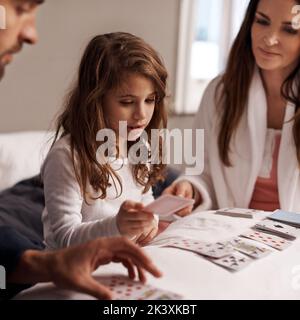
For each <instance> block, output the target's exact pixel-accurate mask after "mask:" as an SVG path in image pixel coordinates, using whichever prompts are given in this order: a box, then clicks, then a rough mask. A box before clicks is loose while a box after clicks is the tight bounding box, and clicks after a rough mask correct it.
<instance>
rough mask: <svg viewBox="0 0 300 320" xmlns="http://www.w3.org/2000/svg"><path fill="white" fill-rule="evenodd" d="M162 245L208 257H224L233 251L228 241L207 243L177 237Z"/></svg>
mask: <svg viewBox="0 0 300 320" xmlns="http://www.w3.org/2000/svg"><path fill="white" fill-rule="evenodd" d="M164 247H173V248H179V249H183V250H186V251H192V252H195V253H197V254H200V255H202V256H206V257H210V258H221V257H225V256H226V255H228V254H230V253H231V252H232V251H233V247H232V245H231V244H230V243H229V242H217V243H208V242H204V241H199V240H193V239H177V240H174V241H173V242H170V243H168V244H167V245H164Z"/></svg>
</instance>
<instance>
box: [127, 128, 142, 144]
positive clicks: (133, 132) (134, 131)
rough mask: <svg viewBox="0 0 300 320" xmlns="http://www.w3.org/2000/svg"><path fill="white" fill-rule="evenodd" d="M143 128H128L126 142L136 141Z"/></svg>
mask: <svg viewBox="0 0 300 320" xmlns="http://www.w3.org/2000/svg"><path fill="white" fill-rule="evenodd" d="M144 128H145V127H128V131H129V133H128V140H129V141H134V140H137V139H138V138H139V137H140V136H141V134H142V133H143V131H144Z"/></svg>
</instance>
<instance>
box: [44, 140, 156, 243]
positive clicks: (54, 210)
mask: <svg viewBox="0 0 300 320" xmlns="http://www.w3.org/2000/svg"><path fill="white" fill-rule="evenodd" d="M111 166H112V168H113V169H114V170H115V171H116V173H117V174H118V175H119V177H120V179H121V182H122V186H123V192H122V195H121V196H120V197H119V198H116V194H117V193H116V190H115V187H114V185H113V182H112V181H111V182H112V186H111V187H109V188H108V190H107V198H106V199H104V200H101V199H97V200H90V201H89V204H87V203H86V202H85V201H84V199H83V196H82V193H81V191H80V187H79V184H78V182H77V179H76V177H75V171H74V168H73V164H72V161H71V149H70V143H69V136H65V137H63V138H62V139H60V140H59V141H57V142H56V143H55V145H54V146H53V148H52V149H51V151H50V152H49V154H48V156H47V158H46V160H45V162H44V164H43V167H42V171H41V174H42V179H43V182H44V191H45V209H44V211H43V214H42V220H43V226H44V240H45V244H46V246H47V247H48V248H50V249H55V248H61V247H67V246H69V245H75V244H80V243H84V242H86V241H89V240H92V239H95V238H97V237H100V236H101V237H110V236H120V233H119V230H118V227H117V223H116V215H117V213H118V211H119V209H120V206H121V204H122V203H123V202H124V201H127V200H131V201H135V202H142V203H144V204H148V203H150V202H152V201H153V200H154V199H153V196H152V190H151V188H150V190H149V192H147V193H146V194H142V191H143V189H144V187H142V186H141V185H139V184H137V183H136V182H135V180H134V178H133V175H132V172H131V168H130V166H129V165H128V163H127V159H125V162H124V163H123V160H119V159H118V160H116V161H114V162H113V163H112V164H111ZM116 185H117V190H118V191H119V190H120V188H119V185H118V183H117V184H116ZM88 190H89V191H91V190H92V188H91V186H90V185H89V186H88ZM118 191H117V192H118Z"/></svg>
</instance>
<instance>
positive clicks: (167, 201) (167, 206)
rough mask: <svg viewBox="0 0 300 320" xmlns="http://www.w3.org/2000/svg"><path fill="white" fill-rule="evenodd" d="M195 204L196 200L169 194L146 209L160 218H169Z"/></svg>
mask: <svg viewBox="0 0 300 320" xmlns="http://www.w3.org/2000/svg"><path fill="white" fill-rule="evenodd" d="M194 203H195V200H194V199H186V198H183V197H177V196H173V195H169V194H167V195H163V196H161V197H159V198H158V199H156V200H155V201H153V202H152V203H150V204H148V205H147V206H146V207H145V209H146V210H149V211H152V212H153V213H154V214H157V215H159V216H160V217H168V216H170V215H172V214H173V213H176V212H177V211H179V210H181V209H184V208H186V207H189V206H192V205H193V204H194Z"/></svg>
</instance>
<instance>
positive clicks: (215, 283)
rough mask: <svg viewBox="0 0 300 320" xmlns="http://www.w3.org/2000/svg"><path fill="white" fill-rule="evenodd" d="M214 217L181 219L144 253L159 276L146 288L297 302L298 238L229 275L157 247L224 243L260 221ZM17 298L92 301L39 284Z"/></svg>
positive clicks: (118, 270) (188, 295) (113, 268)
mask: <svg viewBox="0 0 300 320" xmlns="http://www.w3.org/2000/svg"><path fill="white" fill-rule="evenodd" d="M265 216H266V214H263V213H262V214H259V215H257V216H256V217H255V219H254V220H250V219H242V218H232V217H225V216H219V215H215V214H214V212H201V213H196V214H193V215H191V216H189V217H187V218H184V219H181V220H179V221H177V222H175V223H174V224H173V225H171V226H170V227H169V228H168V229H167V230H166V231H165V232H164V233H162V234H161V235H160V236H159V237H158V238H157V239H156V241H155V242H153V244H152V245H151V246H148V247H146V248H145V250H146V252H147V253H148V254H149V255H150V256H151V257H152V259H153V260H154V261H155V263H156V264H157V266H158V267H159V268H160V269H161V270H162V271H163V273H164V277H163V278H161V279H154V278H153V277H150V276H149V277H148V279H149V281H148V282H149V283H150V284H152V285H154V286H156V287H159V288H162V289H166V290H171V291H174V292H176V293H179V294H182V295H183V296H184V298H185V299H191V300H198V299H300V239H297V240H296V241H294V242H293V244H292V246H291V247H289V248H288V249H286V250H285V251H283V252H279V251H275V250H274V252H273V253H272V254H270V255H269V256H267V257H265V258H263V259H261V260H258V261H254V262H253V263H252V264H250V266H248V267H247V268H246V269H244V270H242V271H240V272H237V273H231V272H229V271H227V270H225V269H223V268H221V267H219V266H217V265H214V264H213V263H211V262H209V261H207V260H205V259H204V258H202V257H201V256H198V255H196V254H194V253H191V252H186V251H182V250H179V249H173V248H160V247H159V246H158V244H159V241H163V240H165V239H167V238H174V237H177V236H184V237H189V238H193V239H199V240H204V241H212V242H215V241H219V240H226V239H229V238H231V237H233V236H237V235H239V234H240V233H241V232H243V231H245V230H247V229H248V228H249V227H250V226H252V225H254V224H255V221H256V220H261V219H263V218H264V217H265ZM111 274H125V271H124V269H123V268H122V267H121V266H120V265H117V264H110V265H108V266H105V267H101V268H99V269H98V270H97V271H96V272H95V276H96V277H98V276H109V275H111ZM17 299H92V298H91V297H89V296H87V295H83V294H79V293H74V292H70V291H66V290H60V289H57V288H55V287H54V286H53V285H51V284H39V285H36V286H35V287H33V288H31V289H29V290H27V291H24V292H22V293H21V294H19V295H18V296H17Z"/></svg>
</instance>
